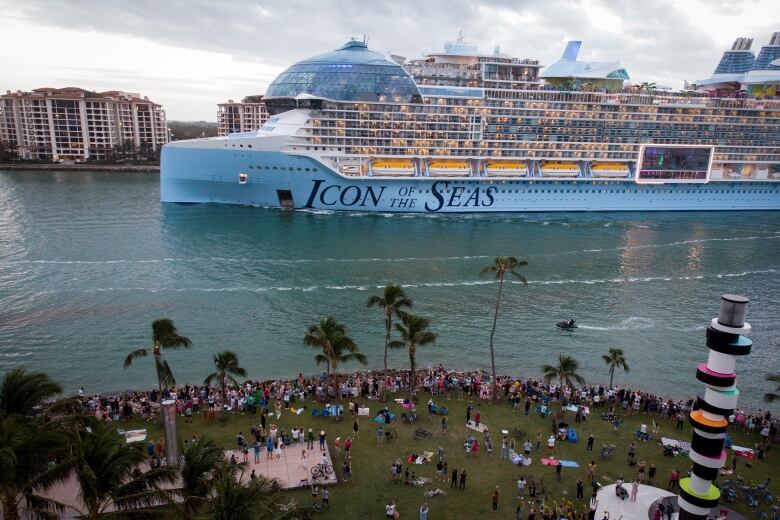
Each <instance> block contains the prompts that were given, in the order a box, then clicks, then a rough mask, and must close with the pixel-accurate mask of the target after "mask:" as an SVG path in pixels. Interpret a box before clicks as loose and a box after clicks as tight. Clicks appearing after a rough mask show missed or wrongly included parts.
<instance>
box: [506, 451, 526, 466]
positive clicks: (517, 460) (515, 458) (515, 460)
mask: <svg viewBox="0 0 780 520" xmlns="http://www.w3.org/2000/svg"><path fill="white" fill-rule="evenodd" d="M509 461H510V462H511V463H512V464H514V465H515V466H520V465H521V464H522V465H523V466H530V465H531V457H523V456H522V455H521V454H519V453H515V454H514V455H512V456H511V457H510V458H509Z"/></svg>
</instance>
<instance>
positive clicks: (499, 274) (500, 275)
mask: <svg viewBox="0 0 780 520" xmlns="http://www.w3.org/2000/svg"><path fill="white" fill-rule="evenodd" d="M527 265H528V262H526V261H525V260H518V259H517V258H516V257H514V256H497V257H495V258H494V259H493V263H492V264H490V265H486V266H485V267H483V268H482V271H480V272H479V275H480V276H484V275H486V274H488V273H495V279H496V280H498V295H497V296H496V311H495V313H494V314H493V326H492V327H491V329H490V370H491V375H492V377H493V396H492V400H493V402H495V401H497V400H498V384H497V383H496V355H495V352H494V350H493V336H494V335H495V334H496V322H497V321H498V307H499V305H500V304H501V291H502V289H503V288H504V278H505V277H506V275H507V274H508V275H510V276H512V277H514V278H516V279H518V280H520V281H521V282H522V284H523V285H528V280H526V278H525V276H523V275H522V274H520V273H518V272H517V268H519V267H526V266H527Z"/></svg>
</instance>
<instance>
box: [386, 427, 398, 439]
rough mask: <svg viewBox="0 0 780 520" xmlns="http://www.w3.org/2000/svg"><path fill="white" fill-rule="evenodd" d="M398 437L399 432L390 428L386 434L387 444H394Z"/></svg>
mask: <svg viewBox="0 0 780 520" xmlns="http://www.w3.org/2000/svg"><path fill="white" fill-rule="evenodd" d="M396 437H398V432H397V431H395V428H390V429H389V430H387V431H386V432H385V440H386V441H387V442H393V441H394V440H395V439H396Z"/></svg>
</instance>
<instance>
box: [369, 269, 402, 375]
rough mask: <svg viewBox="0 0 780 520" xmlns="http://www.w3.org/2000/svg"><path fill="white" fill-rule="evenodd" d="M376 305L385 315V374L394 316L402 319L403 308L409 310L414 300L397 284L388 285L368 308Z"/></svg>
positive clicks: (373, 297)
mask: <svg viewBox="0 0 780 520" xmlns="http://www.w3.org/2000/svg"><path fill="white" fill-rule="evenodd" d="M374 305H376V306H378V307H379V308H380V309H382V310H383V311H384V313H385V372H386V371H387V348H388V347H387V345H388V344H389V343H390V331H391V330H392V328H393V315H395V316H397V317H399V318H400V317H401V315H402V314H403V311H402V310H401V309H402V308H408V307H411V306H412V300H410V299H409V298H408V297H407V296H406V293H405V292H404V290H403V289H402V288H401V287H400V286H399V285H395V284H392V283H391V284H388V285H386V286H385V289H384V291H383V293H382V296H372V297H371V298H369V299H368V303H367V306H368V307H369V308H371V307H373V306H374Z"/></svg>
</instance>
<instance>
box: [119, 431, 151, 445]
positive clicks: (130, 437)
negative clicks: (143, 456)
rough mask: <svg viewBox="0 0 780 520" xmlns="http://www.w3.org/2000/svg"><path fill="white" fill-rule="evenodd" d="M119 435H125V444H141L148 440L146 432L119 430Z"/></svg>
mask: <svg viewBox="0 0 780 520" xmlns="http://www.w3.org/2000/svg"><path fill="white" fill-rule="evenodd" d="M118 432H119V435H124V437H125V442H127V443H131V442H141V441H145V440H146V430H127V431H124V430H118Z"/></svg>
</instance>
